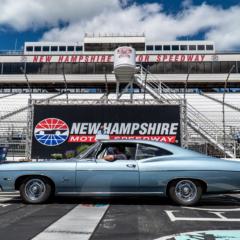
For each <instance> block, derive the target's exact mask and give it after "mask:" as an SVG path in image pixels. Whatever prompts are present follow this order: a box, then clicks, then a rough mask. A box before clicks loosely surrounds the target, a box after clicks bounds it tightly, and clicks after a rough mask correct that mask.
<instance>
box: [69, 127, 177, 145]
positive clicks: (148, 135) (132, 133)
mask: <svg viewBox="0 0 240 240" xmlns="http://www.w3.org/2000/svg"><path fill="white" fill-rule="evenodd" d="M100 129H102V130H103V132H104V135H106V136H107V137H108V139H112V140H114V139H124V140H129V139H138V140H140V139H143V140H153V141H161V142H168V143H175V142H176V136H177V133H178V129H179V123H146V122H145V123H136V122H135V123H134V122H133V123H87V122H83V123H76V122H74V123H72V126H71V130H70V137H69V139H68V142H71V143H73V142H95V141H96V137H97V135H98V134H99V132H100ZM100 134H101V135H103V134H102V133H100Z"/></svg>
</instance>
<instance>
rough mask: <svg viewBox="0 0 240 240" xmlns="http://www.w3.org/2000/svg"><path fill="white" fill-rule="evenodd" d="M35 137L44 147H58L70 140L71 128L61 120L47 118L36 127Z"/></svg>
mask: <svg viewBox="0 0 240 240" xmlns="http://www.w3.org/2000/svg"><path fill="white" fill-rule="evenodd" d="M34 136H35V138H36V140H37V141H38V142H39V143H41V144H43V145H46V146H50V147H53V146H58V145H60V144H62V143H64V142H65V141H66V140H67V139H68V136H69V128H68V125H67V124H66V123H65V122H64V121H62V120H61V119H58V118H46V119H44V120H42V121H40V122H39V123H38V124H37V125H36V127H35V129H34Z"/></svg>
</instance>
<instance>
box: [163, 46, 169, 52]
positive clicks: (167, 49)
mask: <svg viewBox="0 0 240 240" xmlns="http://www.w3.org/2000/svg"><path fill="white" fill-rule="evenodd" d="M163 50H164V51H170V50H171V47H170V45H163Z"/></svg>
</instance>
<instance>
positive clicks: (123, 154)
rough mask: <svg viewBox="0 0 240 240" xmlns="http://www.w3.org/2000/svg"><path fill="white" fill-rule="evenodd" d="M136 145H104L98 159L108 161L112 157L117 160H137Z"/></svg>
mask: <svg viewBox="0 0 240 240" xmlns="http://www.w3.org/2000/svg"><path fill="white" fill-rule="evenodd" d="M135 154H136V144H124V143H107V144H103V145H102V147H101V149H100V150H99V152H98V154H97V159H106V156H108V155H112V156H114V158H115V160H135Z"/></svg>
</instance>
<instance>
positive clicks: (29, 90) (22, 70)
mask: <svg viewBox="0 0 240 240" xmlns="http://www.w3.org/2000/svg"><path fill="white" fill-rule="evenodd" d="M20 70H21V72H22V73H23V74H24V76H25V79H26V82H27V87H28V92H29V97H30V101H31V103H32V90H31V86H30V83H29V80H28V76H27V74H26V63H25V68H24V69H23V67H20Z"/></svg>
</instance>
